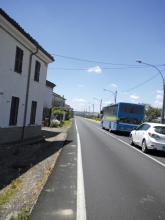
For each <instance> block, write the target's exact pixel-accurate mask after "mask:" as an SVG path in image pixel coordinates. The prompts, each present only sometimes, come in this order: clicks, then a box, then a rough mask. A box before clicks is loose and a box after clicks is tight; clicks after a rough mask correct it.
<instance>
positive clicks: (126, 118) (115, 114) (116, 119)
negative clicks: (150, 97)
mask: <svg viewBox="0 0 165 220" xmlns="http://www.w3.org/2000/svg"><path fill="white" fill-rule="evenodd" d="M143 119H144V105H141V104H133V103H125V102H119V103H117V104H113V105H109V106H106V107H104V108H103V110H102V120H101V126H102V128H103V129H107V130H109V131H126V132H130V131H132V130H133V129H135V128H136V127H137V126H138V125H139V124H141V123H142V121H143Z"/></svg>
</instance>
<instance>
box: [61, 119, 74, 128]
mask: <svg viewBox="0 0 165 220" xmlns="http://www.w3.org/2000/svg"><path fill="white" fill-rule="evenodd" d="M71 124H72V121H71V120H65V121H63V124H62V127H64V128H68V127H70V126H71Z"/></svg>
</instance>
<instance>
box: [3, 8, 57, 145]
mask: <svg viewBox="0 0 165 220" xmlns="http://www.w3.org/2000/svg"><path fill="white" fill-rule="evenodd" d="M53 61H54V59H53V57H52V56H51V55H50V54H49V53H48V52H47V51H45V50H44V49H43V48H42V47H41V46H40V45H39V43H38V42H37V41H36V40H34V39H33V38H32V37H31V36H30V35H29V34H28V33H26V32H25V31H24V30H23V29H22V28H21V27H20V26H19V24H18V23H16V22H15V21H14V20H13V19H12V18H11V17H9V16H8V15H7V14H6V13H5V12H4V11H3V10H2V9H0V144H1V143H6V142H15V141H20V140H24V139H28V138H33V137H35V136H39V135H40V132H41V123H42V112H43V106H44V99H43V97H45V84H46V76H47V67H48V64H49V63H51V62H53Z"/></svg>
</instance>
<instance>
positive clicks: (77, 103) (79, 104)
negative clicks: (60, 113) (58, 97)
mask: <svg viewBox="0 0 165 220" xmlns="http://www.w3.org/2000/svg"><path fill="white" fill-rule="evenodd" d="M67 102H68V104H69V105H70V106H72V108H73V109H74V110H76V111H84V109H85V108H86V106H87V100H85V99H84V98H74V99H71V100H68V101H67Z"/></svg>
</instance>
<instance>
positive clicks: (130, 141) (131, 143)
mask: <svg viewBox="0 0 165 220" xmlns="http://www.w3.org/2000/svg"><path fill="white" fill-rule="evenodd" d="M129 143H130V145H132V146H133V145H134V142H133V137H132V135H131V136H130V137H129Z"/></svg>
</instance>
